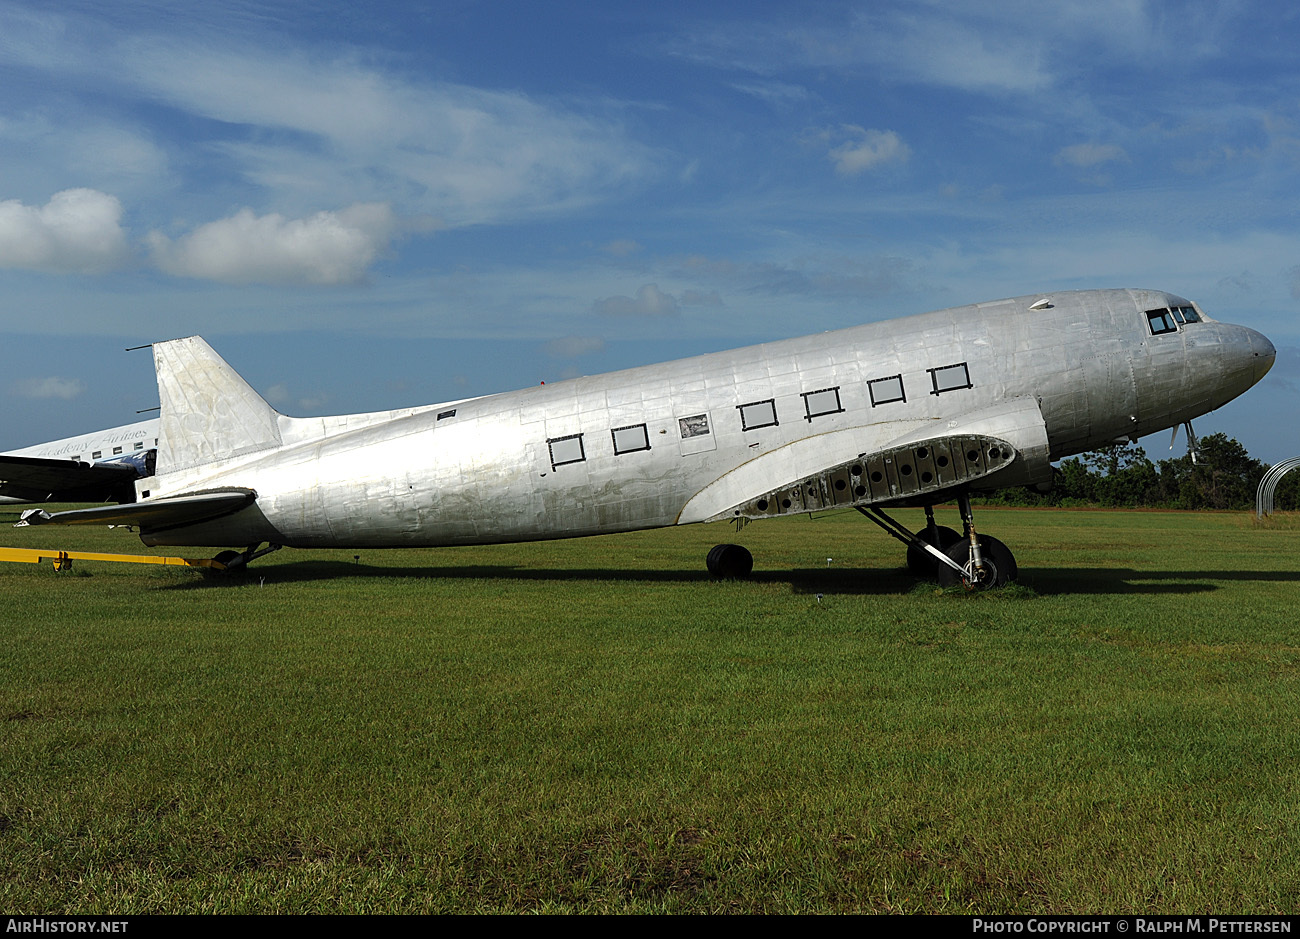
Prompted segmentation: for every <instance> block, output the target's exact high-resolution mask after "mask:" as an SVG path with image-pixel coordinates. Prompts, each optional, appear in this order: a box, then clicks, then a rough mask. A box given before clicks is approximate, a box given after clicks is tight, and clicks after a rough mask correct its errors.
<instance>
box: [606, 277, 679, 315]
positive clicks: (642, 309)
mask: <svg viewBox="0 0 1300 939" xmlns="http://www.w3.org/2000/svg"><path fill="white" fill-rule="evenodd" d="M593 308H594V309H595V311H596V312H597V313H604V314H607V315H610V316H676V315H677V314H678V313H680V312H681V305H680V304H679V303H678V302H677V298H676V297H674V296H673V295H672V294H670V293H664V292H663V291H662V290H660V289H659V286H658V284H645V285H643V286H642V287H640V288H639V289H638V290H637V292H636V296H635V297H605V298H604V299H602V300H597V301H596V302H595V304H594V306H593Z"/></svg>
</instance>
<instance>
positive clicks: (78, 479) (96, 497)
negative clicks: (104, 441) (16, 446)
mask: <svg viewBox="0 0 1300 939" xmlns="http://www.w3.org/2000/svg"><path fill="white" fill-rule="evenodd" d="M139 476H140V473H139V472H138V471H137V469H136V467H134V466H132V465H129V464H125V463H81V462H78V461H76V460H51V459H46V458H44V457H32V456H0V496H4V497H5V498H7V499H13V500H15V501H21V502H130V501H131V500H132V499H134V498H135V487H134V485H133V483H134V482H135V480H136V479H137V478H139Z"/></svg>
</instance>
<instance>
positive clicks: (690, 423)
mask: <svg viewBox="0 0 1300 939" xmlns="http://www.w3.org/2000/svg"><path fill="white" fill-rule="evenodd" d="M677 424H678V426H679V427H681V429H682V439H683V440H689V439H690V438H691V437H707V436H708V435H709V415H707V414H696V415H695V416H693V417H683V418H680V419H678V421H677Z"/></svg>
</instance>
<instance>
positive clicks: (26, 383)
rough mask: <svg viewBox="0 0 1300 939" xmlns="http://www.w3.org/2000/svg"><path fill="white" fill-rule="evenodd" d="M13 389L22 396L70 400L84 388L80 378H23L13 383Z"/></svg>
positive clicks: (84, 384) (84, 385)
mask: <svg viewBox="0 0 1300 939" xmlns="http://www.w3.org/2000/svg"><path fill="white" fill-rule="evenodd" d="M14 390H15V391H16V392H17V393H18V394H19V395H20V396H21V397H24V398H59V399H61V400H63V401H70V400H72V399H73V398H75V397H77V395H79V394H81V393H82V392H83V391H85V390H86V383H85V382H83V381H82V380H81V379H80V378H59V377H57V376H53V375H52V376H50V377H49V378H25V379H23V380H22V381H19V382H17V383H15V385H14Z"/></svg>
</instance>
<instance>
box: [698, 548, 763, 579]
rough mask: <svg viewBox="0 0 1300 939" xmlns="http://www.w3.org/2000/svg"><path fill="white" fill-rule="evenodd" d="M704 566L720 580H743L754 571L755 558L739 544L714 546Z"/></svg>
mask: <svg viewBox="0 0 1300 939" xmlns="http://www.w3.org/2000/svg"><path fill="white" fill-rule="evenodd" d="M704 565H705V567H707V568H708V569H709V573H710V574H711V575H713V576H714V577H717V578H719V579H720V580H741V579H743V578H745V577H748V576H749V574H750V571H752V570H753V569H754V556H753V555H752V554H750V553H749V549H747V548H743V547H741V546H740V545H738V544H720V545H714V547H713V550H712V551H710V552H709V556H708V557H706V558H705V559H704Z"/></svg>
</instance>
